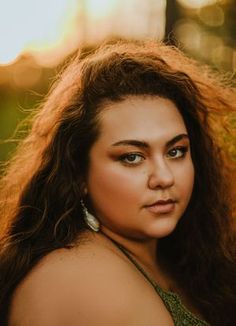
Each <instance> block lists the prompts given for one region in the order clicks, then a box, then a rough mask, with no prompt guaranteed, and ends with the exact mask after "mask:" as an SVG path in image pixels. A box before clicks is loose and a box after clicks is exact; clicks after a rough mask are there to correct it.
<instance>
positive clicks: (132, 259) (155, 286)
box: [105, 235, 159, 289]
mask: <svg viewBox="0 0 236 326" xmlns="http://www.w3.org/2000/svg"><path fill="white" fill-rule="evenodd" d="M105 236H106V237H108V238H109V239H110V240H111V241H112V242H113V243H114V244H115V246H116V247H117V248H118V249H120V251H122V252H123V253H124V254H125V256H126V257H127V258H128V259H129V260H130V261H131V262H132V263H133V264H134V266H135V267H136V268H137V269H138V270H139V271H140V272H141V273H142V274H143V276H144V277H145V278H146V279H147V280H148V281H149V283H151V284H152V286H153V287H154V288H155V289H157V288H159V286H158V284H157V283H156V282H155V281H154V280H153V279H152V278H151V277H150V275H148V273H147V272H146V271H145V270H144V269H143V268H142V267H141V266H140V265H139V264H138V262H137V261H136V259H134V257H133V256H132V255H131V254H130V253H129V252H128V250H127V249H126V248H125V247H123V246H122V245H121V244H120V243H118V242H116V241H115V240H114V239H112V238H110V237H109V236H107V235H105Z"/></svg>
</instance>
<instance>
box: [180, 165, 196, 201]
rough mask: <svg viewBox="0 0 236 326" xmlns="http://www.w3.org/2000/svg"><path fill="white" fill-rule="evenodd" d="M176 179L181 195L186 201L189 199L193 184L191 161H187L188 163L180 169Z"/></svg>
mask: <svg viewBox="0 0 236 326" xmlns="http://www.w3.org/2000/svg"><path fill="white" fill-rule="evenodd" d="M178 180H179V186H180V187H181V192H182V195H183V196H184V197H186V200H187V201H189V200H190V198H191V195H192V191H193V185H194V167H193V164H192V161H189V163H188V164H187V165H186V166H185V167H184V168H183V169H182V170H181V172H180V173H179V176H178Z"/></svg>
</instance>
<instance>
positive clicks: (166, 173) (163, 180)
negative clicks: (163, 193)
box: [148, 160, 174, 189]
mask: <svg viewBox="0 0 236 326" xmlns="http://www.w3.org/2000/svg"><path fill="white" fill-rule="evenodd" d="M173 184H174V174H173V171H172V170H171V168H170V166H169V165H168V164H167V162H165V160H159V161H158V162H155V163H154V164H153V165H152V167H151V168H150V171H149V176H148V187H149V188H150V189H156V188H163V189H165V188H169V187H171V186H172V185H173Z"/></svg>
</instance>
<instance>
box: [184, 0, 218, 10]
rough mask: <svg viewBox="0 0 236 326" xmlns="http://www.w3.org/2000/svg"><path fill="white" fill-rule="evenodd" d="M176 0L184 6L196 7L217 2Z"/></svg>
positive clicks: (209, 0) (213, 0)
mask: <svg viewBox="0 0 236 326" xmlns="http://www.w3.org/2000/svg"><path fill="white" fill-rule="evenodd" d="M178 2H179V3H180V4H181V5H182V6H184V7H186V8H193V9H198V8H201V7H204V6H208V5H212V4H215V3H217V0H178Z"/></svg>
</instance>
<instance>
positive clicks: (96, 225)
mask: <svg viewBox="0 0 236 326" xmlns="http://www.w3.org/2000/svg"><path fill="white" fill-rule="evenodd" d="M80 203H81V206H82V209H83V214H84V221H85V223H86V224H87V225H88V227H90V228H91V229H92V230H93V231H95V232H98V231H99V229H100V222H99V221H98V220H97V219H96V217H95V216H93V215H92V214H90V213H89V212H88V210H87V207H86V206H85V205H84V202H83V199H81V200H80Z"/></svg>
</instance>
